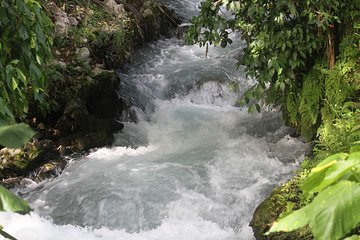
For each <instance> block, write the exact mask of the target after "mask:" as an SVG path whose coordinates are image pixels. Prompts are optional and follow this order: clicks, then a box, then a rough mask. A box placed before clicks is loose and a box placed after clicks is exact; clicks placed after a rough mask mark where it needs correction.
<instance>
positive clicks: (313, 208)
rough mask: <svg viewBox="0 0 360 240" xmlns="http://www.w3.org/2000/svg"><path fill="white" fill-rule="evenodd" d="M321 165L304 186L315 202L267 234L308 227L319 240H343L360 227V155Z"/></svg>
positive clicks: (342, 156) (355, 150) (332, 158)
mask: <svg viewBox="0 0 360 240" xmlns="http://www.w3.org/2000/svg"><path fill="white" fill-rule="evenodd" d="M359 149H360V148H359V146H354V147H353V148H352V149H351V150H350V153H338V154H335V155H332V156H330V157H328V158H326V159H324V160H323V161H321V162H320V163H319V164H318V165H317V166H316V167H315V168H313V169H312V170H311V172H310V173H309V175H308V176H307V177H306V178H305V180H304V181H303V183H302V184H301V185H300V188H301V190H302V191H303V193H304V194H305V195H306V196H307V197H308V198H311V199H312V198H313V200H312V202H311V203H310V204H308V205H306V206H305V207H302V208H301V209H299V210H296V211H294V212H292V213H291V214H289V215H287V216H285V217H283V218H280V219H279V220H278V222H275V223H274V224H273V226H272V227H271V229H270V230H269V231H268V233H267V234H270V233H273V232H280V231H281V232H289V231H293V230H295V229H298V228H302V227H304V226H306V225H308V226H309V227H310V228H311V231H312V233H313V235H314V238H315V239H329V240H337V239H342V238H343V237H345V236H346V235H347V234H349V233H350V231H351V230H353V229H354V228H355V227H356V226H357V225H358V224H359V223H360V212H359V211H358V209H359V207H360V151H359Z"/></svg>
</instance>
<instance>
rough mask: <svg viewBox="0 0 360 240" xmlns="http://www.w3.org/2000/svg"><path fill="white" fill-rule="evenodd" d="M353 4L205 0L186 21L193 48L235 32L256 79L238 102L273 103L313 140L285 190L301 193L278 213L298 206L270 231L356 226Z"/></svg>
mask: <svg viewBox="0 0 360 240" xmlns="http://www.w3.org/2000/svg"><path fill="white" fill-rule="evenodd" d="M359 5H360V2H359V1H354V0H345V1H338V0H326V1H284V0H281V1H268V0H264V1H263V0H254V1H249V0H244V1H242V0H219V1H213V0H205V1H203V2H202V3H201V12H200V15H199V16H197V17H195V18H194V19H193V21H192V22H193V25H192V26H191V27H190V30H189V34H188V40H189V41H190V42H192V43H195V42H197V43H199V44H200V46H206V47H207V46H208V45H209V44H210V45H211V44H214V45H220V46H221V47H226V46H227V45H228V44H231V43H232V40H231V39H230V37H231V36H234V35H231V33H232V32H235V31H239V32H241V37H242V39H243V40H244V41H245V42H246V43H247V46H246V48H245V49H244V56H243V58H242V59H241V60H240V62H239V64H242V65H244V66H245V70H246V73H247V75H248V76H249V77H252V78H255V79H256V81H257V83H256V84H255V85H254V86H253V87H252V88H251V89H249V90H248V91H247V92H246V93H245V95H244V97H243V98H242V99H240V100H239V103H241V104H244V105H248V107H249V110H250V111H253V110H258V111H260V110H261V108H260V106H261V104H264V103H265V104H272V105H275V106H280V108H281V110H282V112H283V116H284V120H285V121H286V123H287V124H288V125H291V126H293V127H295V128H296V129H297V130H298V132H299V134H301V135H302V136H304V137H306V138H307V139H308V140H309V141H314V142H315V148H314V155H313V159H312V160H307V161H305V163H304V164H303V168H302V170H300V171H299V176H298V177H297V178H296V179H297V180H296V182H297V185H299V186H300V190H301V191H298V190H296V191H295V190H294V191H293V190H291V189H290V190H288V191H290V192H292V191H293V192H296V193H295V194H296V195H299V194H300V195H302V196H297V198H296V199H297V200H296V201H297V203H295V204H294V203H291V204H286V203H285V205H286V208H287V209H286V210H287V211H288V212H286V213H283V214H282V216H286V215H288V214H289V213H291V211H292V209H293V208H294V207H295V206H297V207H296V208H299V207H302V208H300V210H298V211H295V212H293V213H292V214H290V215H289V216H288V217H284V218H282V219H281V220H280V221H279V223H278V224H277V225H276V224H275V225H274V227H273V228H272V229H271V230H270V232H276V231H292V230H295V229H298V228H300V227H304V226H306V225H308V226H309V227H310V228H311V231H312V233H313V235H314V237H315V239H341V238H343V237H344V236H346V235H347V234H349V232H350V231H351V230H353V229H354V228H355V227H357V226H358V224H359V223H360V216H359V215H358V214H356V212H357V210H356V209H357V208H358V204H359V198H360V195H359V194H360V192H359V190H358V189H360V184H359V182H358V180H359V164H360V156H359V147H358V146H359V144H360V131H359V130H360V103H359V100H360V99H359V97H360V92H359V91H360V72H359V71H360V62H359V58H360V49H359V48H360V35H359V30H360V20H359V17H360V11H359V10H360V6H359ZM349 152H350V153H349ZM336 153H337V154H336ZM332 154H335V155H332ZM323 159H324V160H323ZM312 167H314V168H313V169H312ZM311 169H312V170H311ZM296 188H298V187H297V186H296ZM340 196H341V197H340ZM282 198H283V199H285V201H286V199H287V196H282ZM289 206H290V207H289ZM296 208H294V209H296ZM355 232H356V231H355Z"/></svg>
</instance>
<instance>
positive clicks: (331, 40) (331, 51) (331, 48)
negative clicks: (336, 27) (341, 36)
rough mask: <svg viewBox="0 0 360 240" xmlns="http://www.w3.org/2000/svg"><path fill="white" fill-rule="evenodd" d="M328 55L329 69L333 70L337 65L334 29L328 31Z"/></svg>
mask: <svg viewBox="0 0 360 240" xmlns="http://www.w3.org/2000/svg"><path fill="white" fill-rule="evenodd" d="M327 56H328V64H329V69H330V70H331V69H333V68H334V67H335V36H334V31H333V29H329V31H328V42H327Z"/></svg>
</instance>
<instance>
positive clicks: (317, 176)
mask: <svg viewBox="0 0 360 240" xmlns="http://www.w3.org/2000/svg"><path fill="white" fill-rule="evenodd" d="M336 162H337V161H336V160H333V161H331V162H329V163H328V164H326V165H324V166H320V167H315V168H313V169H312V170H311V172H310V174H309V176H308V177H307V178H306V179H305V181H304V182H303V184H302V185H301V186H300V188H301V190H303V191H304V192H305V193H309V192H312V189H314V188H316V187H317V186H318V185H319V184H320V183H321V181H322V180H323V179H324V178H325V176H326V171H327V170H328V169H329V168H330V167H331V166H333V165H334V164H336Z"/></svg>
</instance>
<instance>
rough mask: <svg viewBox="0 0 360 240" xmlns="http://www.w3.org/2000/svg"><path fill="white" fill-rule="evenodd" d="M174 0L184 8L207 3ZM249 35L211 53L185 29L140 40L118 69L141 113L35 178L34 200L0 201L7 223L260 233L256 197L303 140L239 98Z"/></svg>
mask: <svg viewBox="0 0 360 240" xmlns="http://www.w3.org/2000/svg"><path fill="white" fill-rule="evenodd" d="M166 2H167V4H168V5H170V6H171V7H174V8H175V9H177V10H178V11H179V12H181V13H182V14H184V17H185V18H189V17H190V15H191V14H194V13H196V9H197V8H196V6H197V4H198V3H199V1H194V0H193V1H191V0H187V1H179V0H178V1H176V0H172V1H166ZM243 47H244V46H243V44H242V43H241V42H240V41H235V42H234V44H233V45H232V46H230V47H229V48H226V49H221V48H213V47H211V48H210V49H209V54H208V57H205V56H204V49H203V48H199V47H198V46H188V45H184V44H183V43H182V42H181V41H180V40H178V39H167V40H160V41H158V42H156V43H152V44H148V45H146V46H144V47H143V48H142V49H140V50H139V51H138V52H137V53H136V54H135V55H134V57H133V61H132V63H131V64H130V65H129V66H128V67H127V68H126V70H123V71H121V73H120V76H121V78H122V79H123V85H122V86H121V88H122V89H123V91H126V92H127V93H128V94H129V95H132V96H133V99H134V103H135V104H136V106H137V107H136V108H134V111H136V112H137V116H138V119H139V122H138V123H137V124H134V123H126V124H125V128H124V130H123V132H122V133H118V134H116V141H115V142H114V144H113V146H112V147H108V148H101V149H94V150H92V151H91V152H90V153H89V154H87V155H86V156H83V157H81V158H77V159H72V160H71V161H70V162H69V164H68V166H67V167H66V169H65V170H64V171H63V173H62V174H61V175H60V176H59V177H57V178H55V179H49V180H47V181H45V182H43V183H39V184H35V183H34V184H32V185H29V186H28V188H27V189H26V190H25V191H24V190H23V191H24V192H23V194H24V195H23V196H24V197H25V198H26V199H27V200H28V201H29V203H30V204H31V207H32V208H33V209H34V212H32V213H31V214H29V215H25V216H22V215H18V214H14V213H0V223H1V225H3V226H4V229H5V230H6V231H7V232H9V233H11V234H12V235H14V236H15V237H17V238H18V239H19V240H22V239H25V240H28V239H29V240H32V239H36V240H39V239H52V240H56V239H79V240H82V239H84V240H85V239H86V240H91V239H109V240H110V239H118V240H234V239H240V240H241V239H244V240H248V239H253V233H252V230H251V228H250V227H249V226H248V224H249V221H250V219H251V216H252V214H253V212H254V210H255V208H256V206H257V205H258V204H259V203H260V202H261V201H262V200H263V199H264V198H265V197H266V195H267V194H269V193H270V191H271V189H272V188H273V187H275V186H277V185H278V184H279V183H281V182H283V181H284V180H285V179H288V178H289V177H290V176H291V174H292V170H294V169H295V168H296V166H297V165H298V163H299V161H301V159H302V158H303V155H304V150H305V144H304V143H302V142H301V141H300V140H298V139H296V138H292V137H291V136H290V134H291V132H292V129H290V128H287V127H285V126H284V125H283V123H282V121H281V114H280V113H279V112H277V111H275V110H271V109H268V111H266V112H264V113H261V114H248V113H247V109H246V108H244V109H241V108H237V107H234V104H235V102H236V99H237V98H238V97H239V96H241V94H242V93H243V92H244V91H245V90H246V89H247V88H248V87H250V86H251V85H252V84H254V82H253V81H252V80H251V79H247V78H246V77H245V74H244V73H243V69H242V68H241V67H240V68H239V69H237V68H236V65H235V64H236V58H237V57H238V56H239V54H240V55H241V50H242V48H243ZM229 82H236V83H238V86H239V89H238V91H230V88H229ZM126 146H127V147H126Z"/></svg>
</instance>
